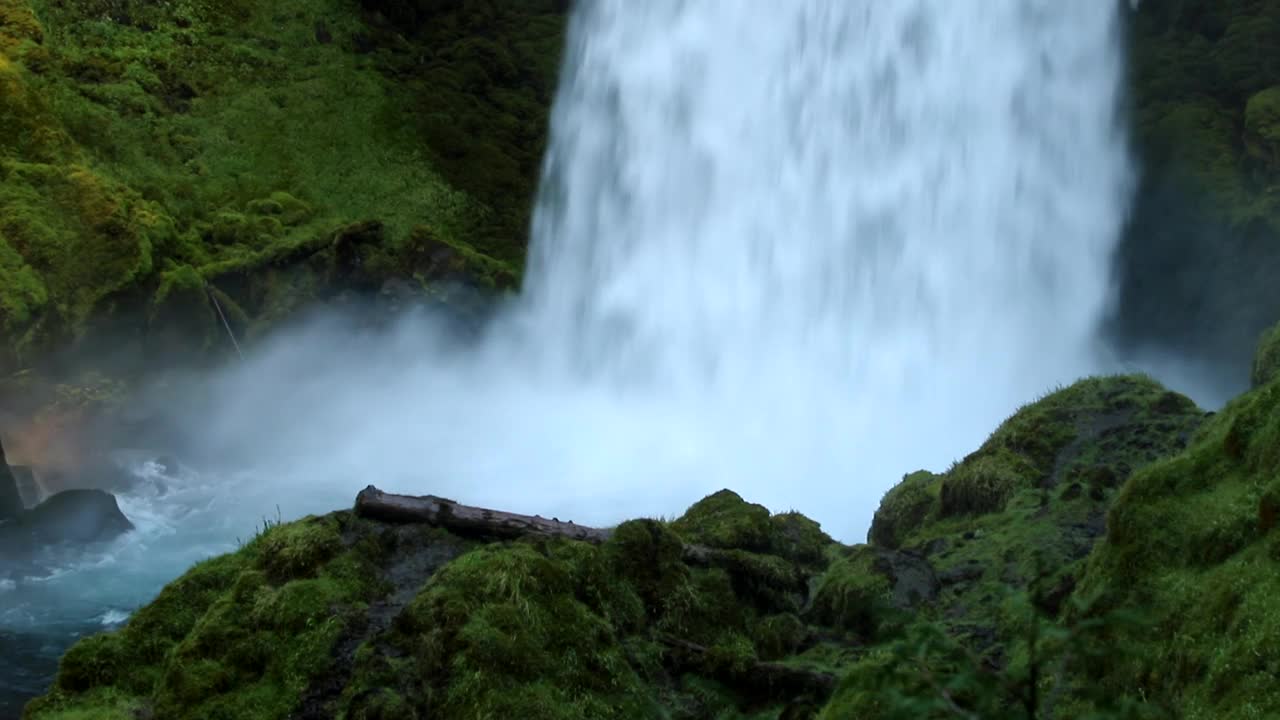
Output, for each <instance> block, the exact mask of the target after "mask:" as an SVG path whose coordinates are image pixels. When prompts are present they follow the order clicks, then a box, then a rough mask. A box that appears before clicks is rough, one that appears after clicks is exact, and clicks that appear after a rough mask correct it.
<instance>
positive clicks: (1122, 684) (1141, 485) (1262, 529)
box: [1080, 383, 1280, 720]
mask: <svg viewBox="0 0 1280 720" xmlns="http://www.w3.org/2000/svg"><path fill="white" fill-rule="evenodd" d="M1278 411H1280V387H1277V385H1276V384H1275V383H1270V384H1266V385H1262V386H1261V387H1259V388H1257V389H1255V390H1254V391H1252V392H1250V393H1247V394H1246V395H1244V396H1242V397H1240V398H1237V399H1236V400H1234V401H1232V402H1231V403H1230V404H1229V405H1228V406H1227V407H1226V408H1225V409H1224V410H1223V411H1222V412H1221V413H1219V414H1218V415H1216V416H1215V417H1214V418H1213V419H1212V420H1211V421H1210V422H1209V423H1208V424H1207V425H1206V427H1205V428H1204V429H1203V430H1202V432H1201V433H1199V435H1198V436H1197V439H1196V440H1195V442H1194V443H1193V444H1192V446H1191V447H1190V448H1188V450H1187V451H1186V452H1184V453H1182V454H1180V455H1178V456H1176V457H1173V458H1170V459H1168V460H1165V461H1163V462H1160V463H1157V464H1154V465H1152V466H1150V467H1148V468H1146V469H1144V470H1142V471H1140V472H1138V473H1137V474H1135V475H1134V476H1133V477H1132V478H1131V479H1130V480H1129V482H1128V483H1127V484H1126V485H1125V486H1124V488H1123V489H1122V490H1121V492H1120V493H1119V495H1118V496H1117V497H1116V500H1115V503H1114V505H1113V506H1112V508H1111V511H1110V512H1109V514H1108V516H1107V528H1108V534H1107V542H1106V543H1104V544H1102V545H1100V546H1099V547H1098V549H1097V550H1096V551H1095V553H1094V555H1093V557H1091V558H1090V561H1089V564H1088V567H1087V571H1086V573H1085V574H1084V577H1083V578H1082V581H1081V589H1080V592H1085V593H1093V594H1097V595H1099V596H1100V597H1101V598H1102V600H1101V601H1100V603H1099V604H1098V606H1097V607H1098V608H1099V611H1102V610H1106V609H1110V608H1116V607H1126V606H1131V607H1140V608H1142V609H1143V610H1144V612H1146V613H1148V614H1149V615H1150V617H1151V619H1152V622H1153V623H1154V625H1155V627H1154V628H1153V629H1152V630H1150V631H1148V632H1143V633H1134V634H1129V635H1126V636H1122V637H1119V638H1116V639H1115V642H1118V643H1124V644H1127V645H1130V646H1132V647H1133V648H1134V650H1135V652H1134V653H1133V657H1132V658H1131V659H1129V660H1128V661H1126V662H1123V663H1121V662H1113V663H1107V662H1104V663H1103V664H1101V665H1099V666H1098V668H1097V674H1098V675H1100V676H1095V677H1094V680H1095V681H1096V682H1101V683H1104V684H1105V686H1106V687H1108V688H1110V689H1111V690H1112V691H1113V692H1115V693H1117V694H1120V695H1124V696H1129V697H1136V696H1139V695H1145V696H1147V697H1161V698H1165V699H1167V700H1168V701H1169V703H1170V704H1173V705H1176V706H1178V707H1180V708H1181V711H1182V716H1183V717H1186V718H1188V719H1189V720H1195V719H1197V718H1211V717H1212V718H1255V717H1266V716H1269V715H1273V714H1275V713H1277V712H1280V704H1277V700H1276V698H1275V696H1274V695H1273V694H1270V693H1266V692H1260V690H1259V688H1260V687H1261V685H1260V683H1261V682H1262V679H1263V678H1265V677H1271V676H1273V675H1274V672H1275V671H1276V668H1277V667H1280V654H1277V653H1278V651H1277V648H1280V644H1277V641H1278V639H1280V614H1278V613H1277V612H1276V607H1275V597H1276V593H1277V592H1280V586H1277V575H1276V573H1275V572H1274V568H1275V562H1276V560H1275V557H1274V547H1273V543H1272V541H1271V539H1270V538H1271V537H1273V536H1274V533H1270V532H1269V530H1270V527H1269V525H1268V523H1267V522H1266V520H1267V518H1266V515H1267V512H1266V508H1267V498H1268V497H1269V493H1270V492H1271V489H1270V488H1271V487H1272V485H1273V483H1274V477H1275V467H1276V466H1277V465H1276V463H1277V460H1280V450H1277V448H1278V447H1280V412H1278Z"/></svg>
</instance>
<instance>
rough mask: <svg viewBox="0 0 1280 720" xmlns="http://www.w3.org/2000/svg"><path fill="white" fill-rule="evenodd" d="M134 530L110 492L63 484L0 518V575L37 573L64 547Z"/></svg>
mask: <svg viewBox="0 0 1280 720" xmlns="http://www.w3.org/2000/svg"><path fill="white" fill-rule="evenodd" d="M130 530H133V523H131V522H129V518H127V517H125V515H124V513H123V512H121V511H120V506H119V505H118V504H117V503H116V498H115V496H114V495H112V494H111V493H108V492H104V491H102V490H64V491H63V492H60V493H57V494H55V495H53V496H51V497H50V498H49V499H47V500H45V501H44V502H42V503H40V504H39V505H37V506H35V507H34V508H31V509H30V510H24V511H22V512H20V513H18V514H17V515H15V516H13V517H11V518H9V519H8V520H5V521H3V522H0V577H3V576H6V575H14V574H39V573H41V572H45V571H47V570H48V569H49V567H48V566H49V565H50V564H51V563H53V564H56V563H57V562H58V557H59V555H61V554H62V553H65V552H67V551H70V552H75V551H77V550H80V549H82V548H84V547H85V546H88V545H92V544H95V543H100V542H106V541H109V540H114V539H115V538H117V537H119V536H120V535H123V534H124V533H127V532H129V531H130Z"/></svg>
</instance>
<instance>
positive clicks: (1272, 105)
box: [1244, 85, 1280, 170]
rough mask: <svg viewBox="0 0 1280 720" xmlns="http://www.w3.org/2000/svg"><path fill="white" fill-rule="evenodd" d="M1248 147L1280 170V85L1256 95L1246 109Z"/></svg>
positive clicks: (1245, 120)
mask: <svg viewBox="0 0 1280 720" xmlns="http://www.w3.org/2000/svg"><path fill="white" fill-rule="evenodd" d="M1244 127H1245V132H1246V133H1247V134H1246V136H1245V142H1246V147H1247V148H1248V150H1249V151H1250V153H1251V154H1253V155H1254V156H1255V157H1257V158H1258V159H1260V160H1262V161H1263V162H1265V163H1267V164H1268V165H1269V166H1270V167H1271V168H1272V169H1273V170H1280V85H1277V86H1274V87H1270V88H1267V89H1266V90H1263V91H1262V92H1259V93H1256V94H1254V95H1253V96H1252V97H1250V98H1249V102H1248V104H1247V105H1245V109H1244Z"/></svg>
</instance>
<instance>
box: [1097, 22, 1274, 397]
mask: <svg viewBox="0 0 1280 720" xmlns="http://www.w3.org/2000/svg"><path fill="white" fill-rule="evenodd" d="M1127 36H1128V47H1129V53H1128V58H1129V83H1128V97H1129V100H1130V121H1131V136H1132V138H1133V143H1134V146H1135V150H1136V155H1137V159H1138V160H1139V161H1140V163H1141V167H1140V177H1139V183H1138V187H1137V193H1136V196H1135V198H1134V204H1133V209H1132V212H1131V217H1130V224H1129V228H1128V230H1127V232H1126V235H1125V239H1124V242H1123V243H1122V246H1121V252H1120V256H1119V265H1120V267H1119V270H1120V273H1121V303H1120V317H1119V323H1120V327H1119V329H1120V331H1121V334H1122V335H1123V336H1124V337H1125V338H1126V339H1128V340H1130V341H1132V342H1136V343H1139V344H1141V343H1151V342H1154V343H1157V344H1160V345H1163V346H1164V347H1173V348H1174V349H1175V350H1176V351H1178V352H1179V353H1180V354H1181V355H1182V356H1184V357H1193V358H1195V357H1198V358H1205V359H1208V360H1211V361H1214V362H1216V363H1218V364H1219V365H1220V366H1222V365H1224V364H1225V365H1226V366H1227V367H1230V368H1231V369H1232V370H1233V371H1234V373H1235V374H1236V375H1237V376H1238V378H1239V381H1240V384H1241V385H1243V384H1244V381H1245V380H1247V377H1248V358H1249V354H1250V349H1251V347H1250V346H1251V344H1252V341H1253V339H1254V338H1255V337H1256V336H1257V334H1258V333H1259V332H1260V331H1261V330H1262V329H1263V328H1265V327H1267V326H1269V325H1270V324H1271V323H1272V322H1274V320H1275V318H1276V317H1280V291H1277V287H1280V285H1278V284H1277V283H1276V282H1275V281H1274V278H1275V276H1276V274H1277V273H1278V272H1280V145H1277V140H1278V139H1280V124H1278V123H1280V112H1278V111H1277V109H1278V107H1280V105H1278V101H1280V6H1278V5H1277V4H1276V3H1274V2H1265V1H1262V0H1142V2H1141V3H1140V4H1139V6H1138V10H1137V11H1136V12H1134V13H1132V14H1130V19H1129V22H1128V32H1127Z"/></svg>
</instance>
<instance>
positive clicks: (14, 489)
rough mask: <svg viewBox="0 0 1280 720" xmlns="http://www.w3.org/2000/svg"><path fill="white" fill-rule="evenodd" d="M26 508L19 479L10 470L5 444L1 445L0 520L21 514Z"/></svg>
mask: <svg viewBox="0 0 1280 720" xmlns="http://www.w3.org/2000/svg"><path fill="white" fill-rule="evenodd" d="M25 509H26V506H25V505H24V504H23V502H22V494H21V493H19V492H18V480H17V478H15V477H14V476H13V472H12V471H11V470H9V463H8V462H7V461H6V460H5V456H4V446H2V445H0V522H4V521H6V520H9V519H12V518H15V517H17V516H18V515H21V514H22V511H23V510H25Z"/></svg>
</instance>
